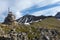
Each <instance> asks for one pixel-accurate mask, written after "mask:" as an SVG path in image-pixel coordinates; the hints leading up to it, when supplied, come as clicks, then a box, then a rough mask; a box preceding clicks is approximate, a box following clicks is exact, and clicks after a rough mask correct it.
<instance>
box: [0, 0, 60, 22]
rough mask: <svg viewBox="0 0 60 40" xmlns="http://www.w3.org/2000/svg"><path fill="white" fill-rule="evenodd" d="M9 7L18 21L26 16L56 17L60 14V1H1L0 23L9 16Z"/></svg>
mask: <svg viewBox="0 0 60 40" xmlns="http://www.w3.org/2000/svg"><path fill="white" fill-rule="evenodd" d="M8 7H9V8H10V11H12V12H13V14H15V15H16V19H18V18H20V17H22V16H23V15H26V14H31V15H35V16H39V15H46V16H47V15H53V16H54V15H56V13H57V12H60V0H0V22H3V21H4V19H5V17H6V16H7V14H8Z"/></svg>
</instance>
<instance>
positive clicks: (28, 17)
mask: <svg viewBox="0 0 60 40" xmlns="http://www.w3.org/2000/svg"><path fill="white" fill-rule="evenodd" d="M45 18H47V17H46V16H43V15H42V16H34V15H25V16H23V17H21V18H19V19H17V22H19V23H32V22H38V21H41V20H42V19H45Z"/></svg>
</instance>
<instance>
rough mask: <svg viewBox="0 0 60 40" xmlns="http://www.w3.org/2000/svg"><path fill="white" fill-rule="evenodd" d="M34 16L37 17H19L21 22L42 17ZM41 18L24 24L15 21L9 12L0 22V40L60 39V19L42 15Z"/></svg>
mask: <svg viewBox="0 0 60 40" xmlns="http://www.w3.org/2000/svg"><path fill="white" fill-rule="evenodd" d="M10 18H11V19H10ZM35 18H37V17H35V16H31V15H29V16H28V15H27V16H24V17H22V18H21V22H22V20H24V21H26V20H27V19H28V23H29V22H30V21H35V20H39V18H40V19H41V18H42V17H41V16H39V17H38V18H37V19H35ZM30 19H31V20H30ZM43 19H44V20H42V21H38V22H32V23H30V25H24V24H20V23H19V22H16V21H15V17H14V15H12V14H11V12H10V14H9V15H8V16H7V17H6V19H5V21H4V22H3V23H0V40H60V20H57V19H56V18H54V17H51V16H49V17H48V18H47V17H44V16H43ZM19 20H20V19H19ZM29 20H30V21H29Z"/></svg>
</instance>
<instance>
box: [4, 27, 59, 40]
mask: <svg viewBox="0 0 60 40" xmlns="http://www.w3.org/2000/svg"><path fill="white" fill-rule="evenodd" d="M37 32H39V33H38V34H37V33H36V32H32V31H30V32H29V33H30V35H32V36H31V37H30V36H29V33H27V32H19V33H17V32H16V31H15V30H11V31H10V32H9V33H8V34H9V37H10V38H7V39H9V40H60V38H59V37H58V36H59V34H60V33H59V31H57V30H56V29H45V28H37ZM37 35H38V36H37ZM3 39H4V38H3ZM5 39H6V38H5ZM7 39H6V40H7Z"/></svg>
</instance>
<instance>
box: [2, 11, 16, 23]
mask: <svg viewBox="0 0 60 40" xmlns="http://www.w3.org/2000/svg"><path fill="white" fill-rule="evenodd" d="M14 21H15V15H13V13H12V12H9V13H8V16H7V17H6V18H5V20H4V22H3V23H4V24H12V22H14Z"/></svg>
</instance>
